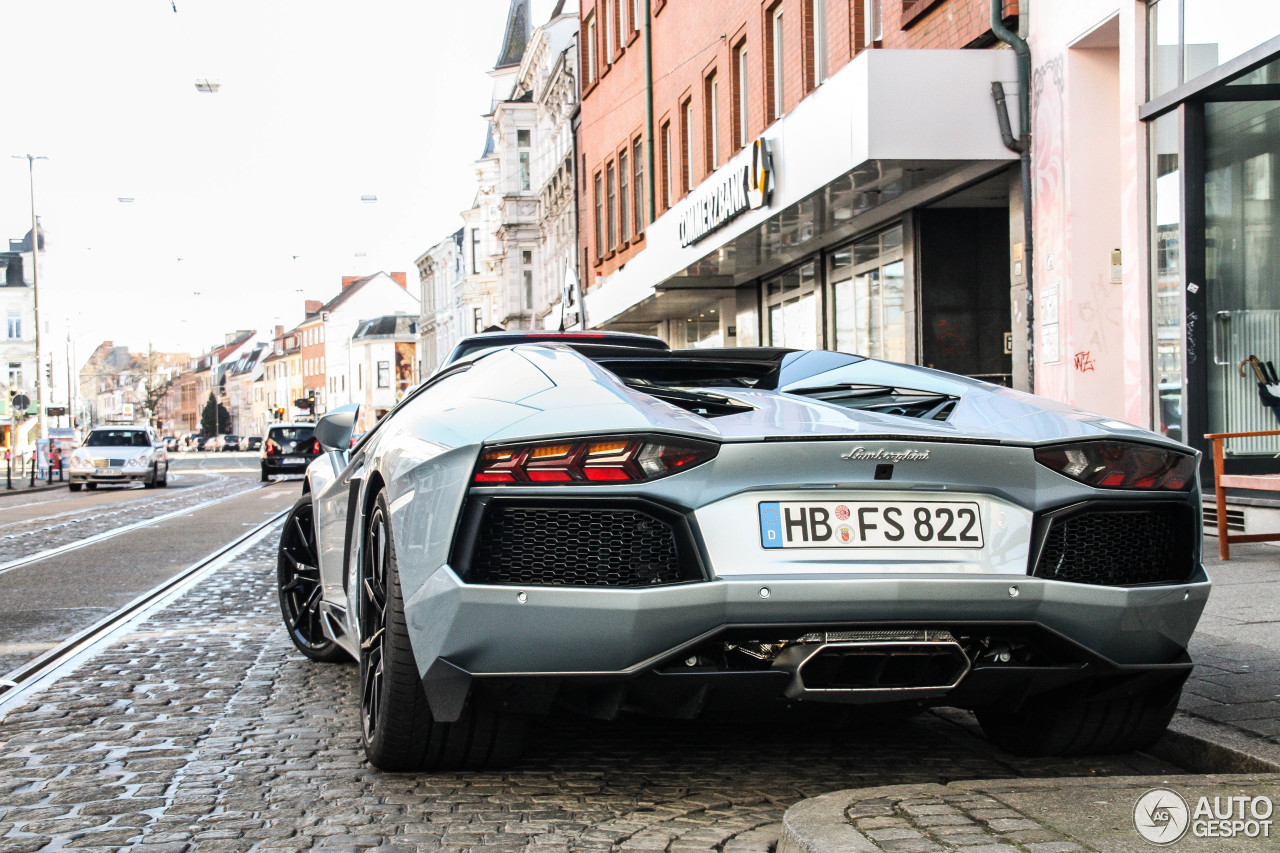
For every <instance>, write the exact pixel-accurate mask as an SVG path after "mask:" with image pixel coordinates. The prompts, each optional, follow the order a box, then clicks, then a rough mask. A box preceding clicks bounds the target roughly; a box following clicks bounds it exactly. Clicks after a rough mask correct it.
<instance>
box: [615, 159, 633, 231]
mask: <svg viewBox="0 0 1280 853" xmlns="http://www.w3.org/2000/svg"><path fill="white" fill-rule="evenodd" d="M629 166H630V163H629V162H628V161H627V150H626V149H625V148H624V149H623V150H622V151H621V152H620V153H619V154H618V242H619V243H625V242H626V241H627V239H628V238H629V237H630V236H631V232H630V231H629V230H628V227H627V225H628V223H627V209H628V208H629V207H630V206H631V191H630V188H631V184H630V180H631V173H630V169H629Z"/></svg>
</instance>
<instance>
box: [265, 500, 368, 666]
mask: <svg viewBox="0 0 1280 853" xmlns="http://www.w3.org/2000/svg"><path fill="white" fill-rule="evenodd" d="M318 555H319V549H318V548H317V545H316V526H315V512H314V509H313V508H312V506H311V495H309V494H307V495H303V496H302V497H301V498H299V499H298V502H297V503H295V504H294V505H293V509H292V510H290V511H289V517H288V518H287V519H285V523H284V530H282V531H280V547H279V549H278V550H277V552H276V591H277V593H278V594H279V597H280V615H281V616H283V617H284V627H285V629H286V630H287V631H288V632H289V639H290V640H292V641H293V644H294V646H296V647H297V649H298V651H300V652H302V653H303V654H304V655H306V656H307V657H309V658H311V659H312V660H314V661H320V662H321V663H332V662H334V661H340V660H350V659H351V656H350V655H348V654H347V653H346V651H344V650H343V648H342V647H341V646H339V645H338V644H337V643H336V642H334V641H333V640H331V639H329V638H328V637H326V636H325V634H324V627H323V625H322V624H321V619H322V618H323V617H322V616H321V613H320V601H321V599H322V597H323V595H322V593H323V588H322V587H321V585H320V559H319V556H318Z"/></svg>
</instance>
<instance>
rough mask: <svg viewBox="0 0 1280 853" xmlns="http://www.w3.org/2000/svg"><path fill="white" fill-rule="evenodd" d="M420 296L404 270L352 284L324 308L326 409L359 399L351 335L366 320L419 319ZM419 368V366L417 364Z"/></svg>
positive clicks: (382, 273) (322, 316) (380, 274)
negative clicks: (411, 287) (389, 317)
mask: <svg viewBox="0 0 1280 853" xmlns="http://www.w3.org/2000/svg"><path fill="white" fill-rule="evenodd" d="M420 311H421V309H420V305H419V302H418V297H416V296H414V295H413V294H412V293H410V292H409V290H408V286H407V282H406V279H405V276H404V274H403V273H395V274H394V277H393V275H391V274H388V273H385V272H379V273H376V274H374V275H371V276H366V277H364V278H361V279H356V280H355V281H353V282H351V283H350V284H348V285H347V286H346V287H344V288H343V290H342V292H341V293H339V294H338V295H337V296H335V297H334V298H333V299H331V300H329V301H328V302H327V303H325V305H324V307H323V308H321V309H320V316H321V318H322V323H323V326H324V333H323V342H324V356H323V358H324V374H325V383H326V387H325V391H326V393H325V409H326V410H328V409H334V408H336V407H338V406H343V405H346V404H347V403H354V402H359V400H358V399H357V395H356V394H355V391H354V390H353V388H354V385H353V383H355V382H357V381H358V380H359V379H360V377H359V376H358V370H357V368H358V366H359V365H358V364H357V363H356V362H355V361H353V359H352V351H351V336H352V335H353V334H355V331H356V327H357V326H358V325H359V324H360V322H361V321H362V320H368V319H371V318H374V317H381V316H384V315H389V314H403V315H406V316H409V317H412V318H413V319H414V320H415V322H416V321H417V319H418V316H419V314H420ZM415 369H416V365H415Z"/></svg>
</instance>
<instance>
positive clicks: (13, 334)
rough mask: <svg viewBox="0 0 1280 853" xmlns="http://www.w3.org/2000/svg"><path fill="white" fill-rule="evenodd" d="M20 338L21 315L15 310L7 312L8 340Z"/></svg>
mask: <svg viewBox="0 0 1280 853" xmlns="http://www.w3.org/2000/svg"><path fill="white" fill-rule="evenodd" d="M21 339H22V315H21V314H20V313H18V312H17V311H10V312H9V340H11V341H17V340H21Z"/></svg>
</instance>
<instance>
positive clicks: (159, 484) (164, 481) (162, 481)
mask: <svg viewBox="0 0 1280 853" xmlns="http://www.w3.org/2000/svg"><path fill="white" fill-rule="evenodd" d="M159 470H160V468H159V466H156V471H157V476H158V472H159ZM168 485H169V463H168V462H166V463H165V465H164V476H163V477H160V478H159V479H157V480H156V488H159V489H163V488H166V487H168Z"/></svg>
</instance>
